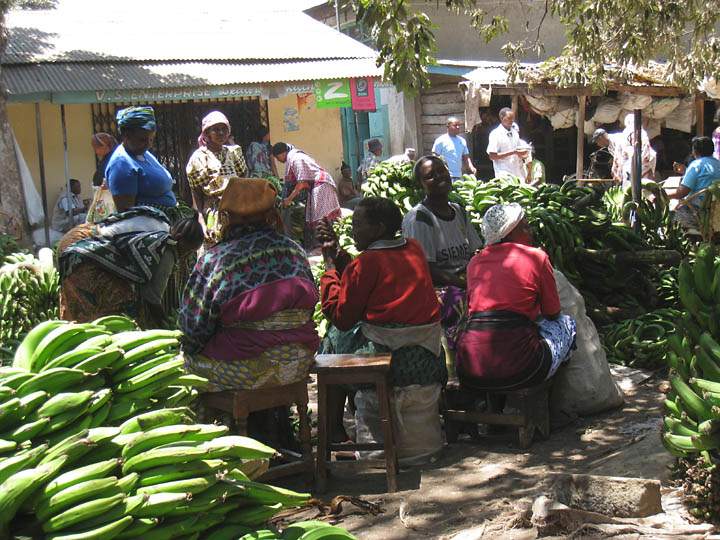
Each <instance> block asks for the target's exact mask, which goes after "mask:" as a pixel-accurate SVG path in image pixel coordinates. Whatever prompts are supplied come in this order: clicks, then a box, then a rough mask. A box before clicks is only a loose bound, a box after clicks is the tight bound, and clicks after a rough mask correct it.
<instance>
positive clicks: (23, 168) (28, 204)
mask: <svg viewBox="0 0 720 540" xmlns="http://www.w3.org/2000/svg"><path fill="white" fill-rule="evenodd" d="M13 143H14V144H15V156H16V158H17V163H18V171H19V172H20V180H21V181H22V184H23V193H24V194H25V211H26V212H27V217H28V222H29V223H30V226H33V225H41V224H44V223H45V212H44V211H43V204H42V198H41V197H40V194H39V193H38V190H37V189H36V188H35V182H33V179H32V174H30V169H29V168H28V166H27V163H26V161H25V158H24V157H23V153H22V150H20V145H19V144H18V142H17V139H16V138H15V134H13Z"/></svg>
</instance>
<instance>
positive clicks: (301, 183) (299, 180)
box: [272, 142, 340, 248]
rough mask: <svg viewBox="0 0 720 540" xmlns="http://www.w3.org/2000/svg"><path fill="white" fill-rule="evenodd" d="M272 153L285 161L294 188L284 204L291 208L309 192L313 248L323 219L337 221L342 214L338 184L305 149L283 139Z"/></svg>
mask: <svg viewBox="0 0 720 540" xmlns="http://www.w3.org/2000/svg"><path fill="white" fill-rule="evenodd" d="M272 154H273V156H275V158H276V159H277V160H278V161H280V162H281V163H284V164H285V183H286V185H289V186H291V187H292V191H291V192H290V194H289V195H288V196H287V197H285V199H284V200H283V202H282V205H283V206H284V207H285V208H287V207H289V206H290V205H291V204H292V202H293V201H294V200H295V198H296V197H297V196H298V195H300V193H301V192H303V191H306V192H307V194H308V198H307V203H306V205H305V231H306V235H305V236H306V239H305V243H306V247H308V248H310V247H313V246H312V244H313V243H314V240H313V238H312V237H313V236H314V232H315V229H316V228H317V226H318V225H319V224H320V222H321V221H322V220H323V219H329V220H335V219H337V218H339V217H340V202H339V201H338V196H337V186H336V185H335V180H333V178H332V176H330V174H329V173H328V172H327V171H326V170H325V169H323V168H322V167H321V166H320V165H318V163H317V161H315V160H314V159H313V158H311V157H310V156H309V155H307V154H306V153H305V152H303V151H302V150H298V149H297V148H295V147H293V146H291V145H289V144H286V143H284V142H279V143H277V144H275V145H274V146H273V148H272Z"/></svg>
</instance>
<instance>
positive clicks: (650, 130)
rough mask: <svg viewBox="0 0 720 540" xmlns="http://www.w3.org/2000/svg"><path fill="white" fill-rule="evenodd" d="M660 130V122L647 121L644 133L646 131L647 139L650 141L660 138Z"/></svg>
mask: <svg viewBox="0 0 720 540" xmlns="http://www.w3.org/2000/svg"><path fill="white" fill-rule="evenodd" d="M661 128H662V122H661V121H660V120H649V121H648V123H647V126H646V127H645V131H647V135H648V139H650V140H652V139H654V138H655V137H658V136H660V133H661Z"/></svg>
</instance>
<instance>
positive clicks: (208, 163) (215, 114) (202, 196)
mask: <svg viewBox="0 0 720 540" xmlns="http://www.w3.org/2000/svg"><path fill="white" fill-rule="evenodd" d="M201 131H202V132H201V133H200V136H199V137H198V149H197V150H195V152H193V154H192V156H190V160H189V161H188V164H187V167H186V168H185V170H186V172H187V177H188V182H189V184H190V189H191V190H192V199H193V206H194V207H195V209H196V210H197V211H198V212H200V215H201V216H202V217H201V223H202V225H203V229H204V230H205V238H206V242H207V243H209V244H213V243H216V242H217V241H218V240H219V239H220V234H221V230H220V229H221V224H220V222H219V220H218V210H217V208H218V204H219V203H220V198H221V197H222V196H223V193H224V192H225V187H226V186H227V183H228V179H229V178H232V177H240V178H242V177H245V176H248V168H247V165H246V164H245V158H244V157H243V153H242V149H241V148H240V146H238V145H236V144H228V141H229V140H230V122H229V121H228V119H227V117H226V116H225V115H224V114H223V113H221V112H220V111H212V112H210V113H208V114H207V115H206V116H205V117H204V118H203V119H202V130H201Z"/></svg>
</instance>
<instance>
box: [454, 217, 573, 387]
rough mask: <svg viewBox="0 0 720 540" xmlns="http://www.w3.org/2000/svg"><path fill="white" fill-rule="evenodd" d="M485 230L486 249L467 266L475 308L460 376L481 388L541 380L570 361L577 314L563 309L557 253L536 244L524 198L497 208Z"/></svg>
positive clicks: (461, 344) (460, 356)
mask: <svg viewBox="0 0 720 540" xmlns="http://www.w3.org/2000/svg"><path fill="white" fill-rule="evenodd" d="M482 231H483V236H484V237H485V248H484V249H483V250H482V251H480V252H478V253H477V254H476V255H475V256H474V257H473V258H472V260H471V261H470V264H469V265H468V269H467V281H468V312H469V313H468V322H467V326H466V328H465V330H464V331H463V332H462V333H461V335H460V337H459V339H458V349H457V371H458V377H459V379H460V382H461V384H462V385H463V386H465V387H468V388H471V389H476V390H486V391H493V390H495V391H511V390H518V389H521V388H527V387H531V386H535V385H538V384H540V383H542V382H543V381H545V380H546V379H549V378H550V377H552V376H553V375H554V374H555V371H556V370H557V368H558V366H559V365H560V364H561V363H562V362H564V361H565V360H567V358H568V354H569V353H570V349H571V347H572V346H573V344H574V341H575V321H574V320H573V319H572V318H571V317H568V316H567V315H562V314H561V313H560V299H559V297H558V292H557V287H556V285H555V277H554V276H553V269H552V265H551V264H550V259H549V257H548V256H547V254H546V253H545V252H544V251H542V250H541V249H538V248H534V247H531V246H532V242H533V238H532V232H531V230H530V226H529V224H528V222H527V220H526V219H525V215H524V212H523V209H522V208H521V207H520V205H519V204H516V203H513V204H498V205H495V206H492V207H491V208H489V209H488V211H487V212H486V213H485V216H484V218H483V225H482Z"/></svg>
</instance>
